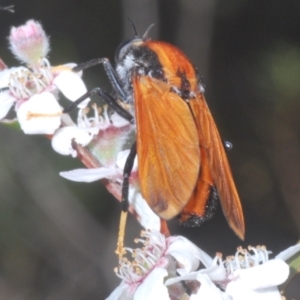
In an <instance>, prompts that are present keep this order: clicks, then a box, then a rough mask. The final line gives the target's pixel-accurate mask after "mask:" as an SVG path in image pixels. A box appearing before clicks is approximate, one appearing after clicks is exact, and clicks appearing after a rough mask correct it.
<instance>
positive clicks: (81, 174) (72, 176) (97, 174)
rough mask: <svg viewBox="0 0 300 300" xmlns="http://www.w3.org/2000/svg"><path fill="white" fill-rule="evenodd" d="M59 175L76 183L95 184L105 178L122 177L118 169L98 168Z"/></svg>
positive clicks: (76, 170)
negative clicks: (94, 182)
mask: <svg viewBox="0 0 300 300" xmlns="http://www.w3.org/2000/svg"><path fill="white" fill-rule="evenodd" d="M59 175H60V176H61V177H64V178H66V179H69V180H71V181H76V182H93V181H96V180H100V179H104V178H108V179H110V178H113V177H115V176H120V174H119V172H118V170H117V169H114V168H109V169H108V168H97V169H75V170H72V171H65V172H60V173H59Z"/></svg>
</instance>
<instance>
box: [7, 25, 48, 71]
mask: <svg viewBox="0 0 300 300" xmlns="http://www.w3.org/2000/svg"><path fill="white" fill-rule="evenodd" d="M8 39H9V43H10V48H11V51H12V52H13V54H14V55H15V56H16V58H17V59H19V60H20V61H22V62H25V63H27V64H30V65H35V64H39V63H40V62H41V60H42V59H43V58H45V57H46V55H47V54H48V52H49V50H50V49H49V39H48V37H47V36H46V33H45V31H44V30H43V28H42V26H41V24H40V23H38V22H37V21H34V20H29V21H27V22H26V23H25V25H22V26H19V27H12V28H11V31H10V36H9V38H8Z"/></svg>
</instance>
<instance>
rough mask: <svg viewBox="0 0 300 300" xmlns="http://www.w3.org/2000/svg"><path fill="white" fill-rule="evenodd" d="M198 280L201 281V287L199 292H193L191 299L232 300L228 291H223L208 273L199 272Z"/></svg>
mask: <svg viewBox="0 0 300 300" xmlns="http://www.w3.org/2000/svg"><path fill="white" fill-rule="evenodd" d="M197 280H198V281H199V282H200V287H199V290H198V292H197V294H196V295H195V294H192V295H191V297H190V300H202V299H209V300H231V298H230V297H229V296H228V295H226V293H223V292H221V290H219V289H218V288H217V287H216V286H215V284H214V283H213V282H212V281H211V280H210V278H209V277H208V276H207V275H206V274H201V273H199V274H198V275H197Z"/></svg>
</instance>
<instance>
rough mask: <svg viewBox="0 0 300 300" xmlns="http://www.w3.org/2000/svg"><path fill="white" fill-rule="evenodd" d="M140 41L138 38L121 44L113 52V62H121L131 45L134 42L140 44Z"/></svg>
mask: <svg viewBox="0 0 300 300" xmlns="http://www.w3.org/2000/svg"><path fill="white" fill-rule="evenodd" d="M141 41H142V40H141V39H138V38H134V39H130V40H127V41H124V42H122V43H121V44H120V45H119V46H118V48H117V50H116V52H115V62H116V63H118V62H119V61H120V60H122V59H123V58H124V56H125V55H126V53H127V52H128V50H129V48H130V47H131V46H132V44H133V43H135V42H141Z"/></svg>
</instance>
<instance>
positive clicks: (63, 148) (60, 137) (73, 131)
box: [51, 126, 98, 157]
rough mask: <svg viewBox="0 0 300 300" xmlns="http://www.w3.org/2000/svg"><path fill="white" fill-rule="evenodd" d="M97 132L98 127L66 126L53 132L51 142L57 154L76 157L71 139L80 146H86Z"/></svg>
mask: <svg viewBox="0 0 300 300" xmlns="http://www.w3.org/2000/svg"><path fill="white" fill-rule="evenodd" d="M97 133H98V129H97V128H96V127H94V128H88V129H83V128H78V127H76V126H66V127H63V128H60V129H59V130H57V131H56V132H55V134H54V136H53V138H52V141H51V144H52V147H53V149H54V150H55V151H56V152H58V153H59V154H62V155H72V156H73V157H76V156H77V152H76V151H75V150H74V149H73V147H72V140H75V141H76V143H77V144H80V145H81V146H86V145H87V144H89V142H90V141H91V140H92V139H93V136H94V135H96V134H97Z"/></svg>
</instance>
